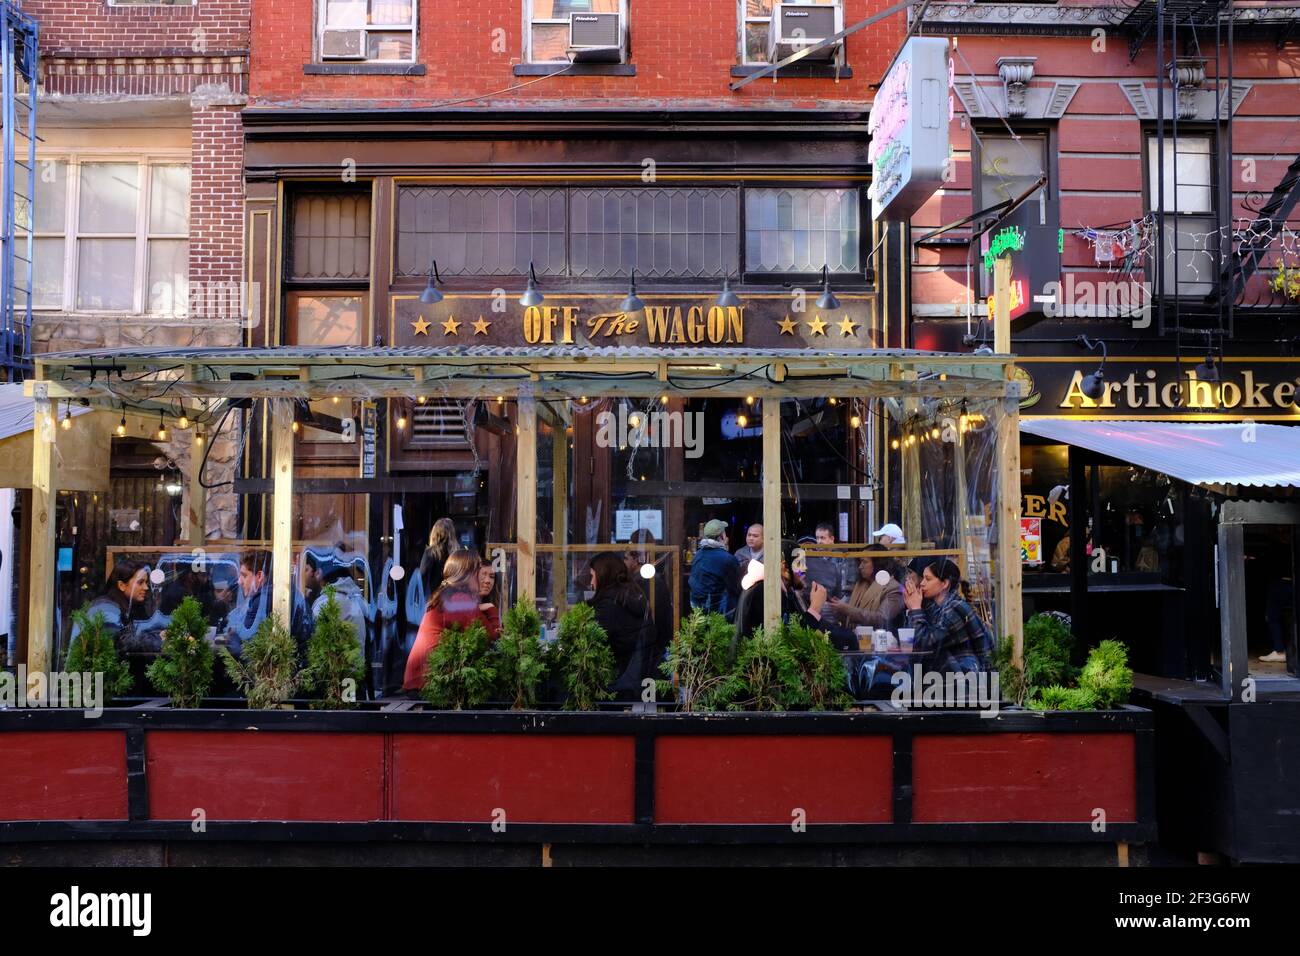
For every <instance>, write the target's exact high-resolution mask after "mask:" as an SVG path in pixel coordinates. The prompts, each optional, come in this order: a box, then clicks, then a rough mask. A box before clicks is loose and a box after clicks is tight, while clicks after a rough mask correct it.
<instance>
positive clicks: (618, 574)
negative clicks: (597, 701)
mask: <svg viewBox="0 0 1300 956" xmlns="http://www.w3.org/2000/svg"><path fill="white" fill-rule="evenodd" d="M587 569H588V571H589V572H590V573H591V585H590V587H591V590H593V591H594V592H595V594H593V595H592V598H591V600H590V601H588V602H587V603H588V604H590V605H591V607H592V610H594V611H595V612H596V623H597V624H599V625H600V626H601V627H602V628H603V629H604V631H605V633H606V634H607V635H608V636H609V646H610V649H611V650H613V652H614V667H615V670H616V671H617V673H618V677H617V678H616V679H615V680H614V684H613V686H612V687H611V688H610V689H611V690H612V691H613V692H614V693H615V694H616V695H617V697H618V699H619V700H635V699H636V698H637V695H638V694H639V693H640V691H641V681H642V680H644V679H645V678H646V677H650V676H653V670H654V663H655V661H654V646H655V624H654V619H653V618H652V617H651V616H650V602H649V601H648V600H647V599H646V594H645V592H644V591H642V590H641V588H640V586H639V585H638V584H637V583H636V582H634V581H632V580H631V578H630V577H629V576H628V573H627V565H626V564H625V563H624V561H623V559H622V558H621V557H619V556H618V555H617V554H612V553H610V552H608V551H603V552H601V553H600V554H598V555H596V556H595V557H594V558H592V559H591V563H590V564H589V565H588V566H587Z"/></svg>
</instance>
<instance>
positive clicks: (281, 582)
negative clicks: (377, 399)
mask: <svg viewBox="0 0 1300 956" xmlns="http://www.w3.org/2000/svg"><path fill="white" fill-rule="evenodd" d="M270 402H271V441H272V445H271V469H272V474H274V476H275V478H274V484H273V486H272V487H273V489H274V490H273V493H272V496H271V515H272V520H271V586H272V589H273V590H272V592H271V608H272V610H273V611H274V612H275V613H276V614H277V615H279V617H280V620H281V621H283V622H284V624H285V626H286V627H288V626H289V624H290V622H291V621H292V614H293V594H292V590H291V589H292V587H293V580H292V578H293V544H292V542H293V444H294V442H293V439H294V434H293V400H292V399H288V398H272V399H270Z"/></svg>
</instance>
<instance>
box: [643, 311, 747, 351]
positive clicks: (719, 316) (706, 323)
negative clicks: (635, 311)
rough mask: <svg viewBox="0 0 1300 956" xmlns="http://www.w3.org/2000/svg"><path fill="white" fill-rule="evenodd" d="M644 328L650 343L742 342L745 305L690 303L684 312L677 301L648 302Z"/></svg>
mask: <svg viewBox="0 0 1300 956" xmlns="http://www.w3.org/2000/svg"><path fill="white" fill-rule="evenodd" d="M645 330H646V338H647V339H648V340H649V342H650V344H651V345H686V344H688V343H689V344H692V345H699V344H701V343H703V342H706V341H707V342H708V343H709V344H710V345H743V344H744V343H745V307H744V306H743V305H741V306H728V307H724V306H718V305H715V306H710V307H709V310H708V312H707V313H706V312H705V310H704V309H703V308H702V307H701V306H698V305H693V306H690V307H689V308H688V309H687V310H686V312H685V314H683V312H682V307H681V306H679V305H676V306H667V305H647V306H646V307H645Z"/></svg>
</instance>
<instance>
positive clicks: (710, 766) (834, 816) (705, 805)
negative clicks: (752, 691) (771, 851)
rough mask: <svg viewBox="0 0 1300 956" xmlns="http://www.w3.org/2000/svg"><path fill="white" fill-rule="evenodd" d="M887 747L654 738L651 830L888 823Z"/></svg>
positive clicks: (834, 740) (785, 739)
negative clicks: (799, 818) (801, 819)
mask: <svg viewBox="0 0 1300 956" xmlns="http://www.w3.org/2000/svg"><path fill="white" fill-rule="evenodd" d="M892 787H893V741H892V740H891V738H889V737H865V736H752V737H742V736H718V737H703V736H694V735H692V736H682V737H668V736H665V737H660V738H658V740H657V742H656V750H655V822H656V823H705V824H707V823H723V824H726V823H736V824H743V823H778V824H789V823H791V821H792V820H793V819H794V817H793V814H794V811H795V810H796V808H798V809H802V810H803V811H804V814H805V819H806V821H807V823H809V824H818V823H888V822H890V821H891V820H892V819H893V798H892V795H891V794H892Z"/></svg>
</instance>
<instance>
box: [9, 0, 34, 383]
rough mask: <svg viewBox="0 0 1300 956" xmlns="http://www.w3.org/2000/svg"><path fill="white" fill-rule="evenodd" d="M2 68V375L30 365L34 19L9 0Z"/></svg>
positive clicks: (16, 374)
mask: <svg viewBox="0 0 1300 956" xmlns="http://www.w3.org/2000/svg"><path fill="white" fill-rule="evenodd" d="M0 11H3V16H4V30H3V36H2V37H0V71H2V72H3V80H2V81H0V82H2V83H3V87H4V89H3V106H0V109H3V113H0V127H3V132H4V157H3V163H4V167H3V169H2V170H0V175H2V176H3V177H4V223H3V227H2V228H3V232H2V233H0V307H2V308H3V310H4V318H3V321H4V328H3V330H0V337H3V339H4V355H3V358H2V361H3V363H4V369H3V375H4V380H5V381H8V382H18V381H21V380H22V379H23V378H24V376H25V375H26V374H27V372H28V371H30V369H31V358H30V355H31V331H32V250H33V244H34V242H33V234H32V228H33V222H34V220H33V210H32V197H33V196H34V195H35V194H36V87H37V75H36V71H37V60H36V21H35V20H33V19H31V18H30V17H28V16H26V15H25V14H24V13H23V12H22V11H21V10H19V9H18V7H17V4H16V3H14V2H11V0H0Z"/></svg>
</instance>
